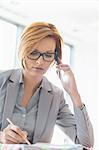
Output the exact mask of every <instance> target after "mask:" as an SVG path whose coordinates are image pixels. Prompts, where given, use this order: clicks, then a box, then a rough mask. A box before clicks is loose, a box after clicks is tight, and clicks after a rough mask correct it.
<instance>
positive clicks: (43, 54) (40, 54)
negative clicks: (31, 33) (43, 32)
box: [27, 51, 55, 62]
mask: <svg viewBox="0 0 99 150" xmlns="http://www.w3.org/2000/svg"><path fill="white" fill-rule="evenodd" d="M32 53H33V52H31V53H30V54H29V55H32ZM37 53H38V54H39V56H38V57H37V58H31V57H29V55H28V56H27V57H28V58H29V59H31V60H38V59H39V58H40V57H41V56H42V57H43V60H44V61H47V62H52V61H53V60H54V59H55V52H54V53H47V52H46V53H41V52H39V51H38V52H37ZM46 54H53V55H54V57H53V59H52V60H50V61H49V60H47V59H45V56H46Z"/></svg>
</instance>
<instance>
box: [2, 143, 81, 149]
mask: <svg viewBox="0 0 99 150" xmlns="http://www.w3.org/2000/svg"><path fill="white" fill-rule="evenodd" d="M0 150H83V148H82V146H81V145H53V144H45V143H43V144H41V143H39V144H35V145H30V146H29V145H24V144H0Z"/></svg>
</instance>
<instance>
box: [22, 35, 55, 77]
mask: <svg viewBox="0 0 99 150" xmlns="http://www.w3.org/2000/svg"><path fill="white" fill-rule="evenodd" d="M55 47H56V41H55V40H54V38H51V37H46V38H44V39H42V40H41V41H40V42H39V44H38V45H37V47H36V49H33V51H32V53H30V55H29V56H27V57H26V58H25V60H24V69H25V70H24V71H26V72H28V73H29V74H31V75H32V76H42V75H43V74H45V73H46V72H47V70H48V69H49V67H50V65H51V64H52V62H53V61H54V52H55ZM40 54H41V55H40ZM38 57H39V58H38ZM37 58H38V59H37Z"/></svg>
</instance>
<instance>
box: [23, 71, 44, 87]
mask: <svg viewBox="0 0 99 150" xmlns="http://www.w3.org/2000/svg"><path fill="white" fill-rule="evenodd" d="M42 78H43V76H32V75H30V74H28V73H27V72H25V71H23V81H24V86H25V85H26V86H29V87H31V88H34V87H38V86H39V84H40V82H41V80H42Z"/></svg>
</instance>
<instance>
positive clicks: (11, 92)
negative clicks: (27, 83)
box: [1, 81, 19, 129]
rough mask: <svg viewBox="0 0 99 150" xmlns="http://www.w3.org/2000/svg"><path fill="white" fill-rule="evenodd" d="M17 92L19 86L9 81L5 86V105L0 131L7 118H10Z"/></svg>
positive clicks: (5, 124)
mask: <svg viewBox="0 0 99 150" xmlns="http://www.w3.org/2000/svg"><path fill="white" fill-rule="evenodd" d="M18 90H19V85H18V84H17V83H15V82H11V81H9V83H8V84H7V91H6V98H5V105H4V113H3V117H2V127H1V128H2V129H3V128H5V127H6V126H7V124H8V123H7V120H6V119H7V118H11V116H12V113H13V109H14V106H15V103H16V99H17V94H18Z"/></svg>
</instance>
